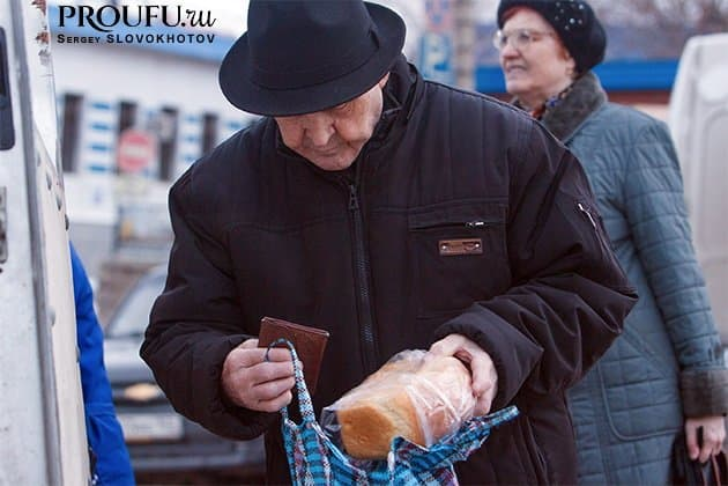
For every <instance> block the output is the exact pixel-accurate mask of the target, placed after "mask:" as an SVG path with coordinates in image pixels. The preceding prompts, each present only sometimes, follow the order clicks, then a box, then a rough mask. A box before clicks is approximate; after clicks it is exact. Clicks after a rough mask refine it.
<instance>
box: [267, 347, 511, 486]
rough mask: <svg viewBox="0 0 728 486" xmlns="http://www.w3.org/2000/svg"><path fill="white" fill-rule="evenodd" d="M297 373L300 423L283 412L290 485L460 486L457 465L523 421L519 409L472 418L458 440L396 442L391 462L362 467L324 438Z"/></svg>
mask: <svg viewBox="0 0 728 486" xmlns="http://www.w3.org/2000/svg"><path fill="white" fill-rule="evenodd" d="M277 344H286V345H287V346H288V348H289V349H290V351H291V357H292V358H293V361H294V363H296V362H297V361H298V356H297V354H296V350H295V349H294V347H293V345H292V344H291V343H290V342H289V341H287V340H285V339H279V340H277V341H276V342H274V343H272V344H271V347H272V346H276V345H277ZM294 368H295V373H296V390H297V393H298V401H299V406H300V411H301V423H300V424H296V423H294V422H293V421H292V420H290V419H289V417H288V409H287V408H284V409H283V410H281V415H283V422H282V427H281V428H282V432H283V441H284V444H285V448H286V453H287V455H288V465H289V467H290V471H291V480H292V481H293V484H295V485H304V486H314V485H315V486H319V485H336V484H355V485H357V486H359V485H371V486H379V485H395V484H396V485H397V486H400V485H407V486H409V485H413V486H414V485H422V484H426V485H456V484H458V480H457V476H456V475H455V470H454V468H453V464H454V463H455V462H458V461H464V460H465V459H467V458H468V456H470V454H471V453H472V452H474V451H475V450H476V449H478V448H479V447H480V446H481V445H482V444H483V442H485V440H486V439H487V438H488V436H489V435H490V431H491V430H492V429H493V428H494V427H497V426H498V425H500V424H502V423H504V422H507V421H509V420H512V419H513V418H515V417H516V416H517V415H518V409H517V408H516V407H508V408H505V409H503V410H500V411H498V412H496V413H493V414H490V415H486V416H484V417H476V418H473V419H471V420H469V421H467V422H466V423H464V424H463V425H462V427H461V428H460V429H459V430H458V431H457V432H456V433H455V434H453V435H450V436H448V437H445V438H444V439H442V440H440V441H439V442H438V443H436V444H434V445H433V446H432V447H430V448H429V449H425V448H423V447H420V446H418V445H417V444H413V443H411V442H409V441H407V440H405V439H403V438H401V437H397V438H396V439H395V440H393V441H392V446H391V450H390V452H389V455H388V457H387V460H386V461H384V460H382V461H357V460H356V459H353V458H351V457H349V456H347V455H346V454H344V453H343V452H342V451H341V450H340V449H339V448H338V447H336V445H334V443H333V442H332V441H331V440H330V439H329V437H328V436H327V435H326V434H325V433H324V432H323V430H322V429H321V427H320V426H319V424H318V422H317V421H316V417H315V416H314V411H313V405H312V403H311V396H310V395H309V393H308V389H307V388H306V383H305V382H304V380H303V372H302V371H301V369H300V368H299V367H298V366H294Z"/></svg>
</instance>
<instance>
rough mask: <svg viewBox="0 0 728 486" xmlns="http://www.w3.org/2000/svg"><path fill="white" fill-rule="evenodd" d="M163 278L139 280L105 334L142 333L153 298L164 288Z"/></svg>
mask: <svg viewBox="0 0 728 486" xmlns="http://www.w3.org/2000/svg"><path fill="white" fill-rule="evenodd" d="M164 280H165V277H164V275H155V276H153V277H152V278H144V279H142V280H140V281H139V283H138V284H137V285H136V286H135V287H133V288H132V290H131V292H130V293H129V295H128V296H127V298H126V299H124V301H123V302H122V304H121V306H120V307H119V309H118V310H117V311H116V313H115V314H114V317H113V318H112V319H111V322H110V323H109V327H108V328H107V330H106V335H107V336H109V337H116V338H121V337H134V336H141V335H142V334H144V330H145V329H146V328H147V325H148V324H149V311H150V310H151V309H152V305H153V304H154V299H156V298H157V296H158V295H159V294H160V293H162V290H163V289H164Z"/></svg>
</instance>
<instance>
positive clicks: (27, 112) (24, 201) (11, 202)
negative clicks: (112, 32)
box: [0, 0, 89, 486]
mask: <svg viewBox="0 0 728 486" xmlns="http://www.w3.org/2000/svg"><path fill="white" fill-rule="evenodd" d="M44 4H45V2H39V1H37V0H36V1H33V0H0V334H1V335H2V339H0V383H1V384H2V388H1V390H2V398H1V399H0V484H1V485H6V484H7V485H16V484H17V485H45V484H47V485H68V486H71V485H73V486H83V485H85V484H89V460H88V452H87V450H88V446H87V443H86V430H85V425H84V413H83V402H82V394H81V384H80V370H79V366H78V358H77V356H78V355H77V347H76V319H75V314H74V305H73V303H74V302H73V288H72V283H71V267H70V256H69V249H68V230H67V219H66V204H65V195H64V192H63V183H62V179H61V168H60V164H59V159H58V153H57V152H58V137H57V127H56V120H57V119H56V111H55V99H54V96H53V71H52V68H51V59H50V46H49V43H48V41H49V40H50V37H49V35H48V31H47V19H46V13H45V11H44V10H41V9H40V8H39V6H38V5H44Z"/></svg>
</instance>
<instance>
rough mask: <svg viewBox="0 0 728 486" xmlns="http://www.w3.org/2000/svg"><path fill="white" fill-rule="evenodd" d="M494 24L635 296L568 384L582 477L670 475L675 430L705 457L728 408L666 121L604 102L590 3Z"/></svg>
mask: <svg viewBox="0 0 728 486" xmlns="http://www.w3.org/2000/svg"><path fill="white" fill-rule="evenodd" d="M498 27H499V29H500V30H499V31H498V32H497V33H496V36H495V38H494V43H495V45H496V47H497V48H498V49H499V51H500V64H501V67H502V69H503V72H504V74H505V80H506V87H507V90H508V92H509V93H510V94H511V95H513V96H515V100H514V103H515V105H516V106H518V107H520V108H521V109H523V110H526V111H527V112H529V113H530V114H531V115H532V116H533V117H535V118H537V119H539V120H541V122H542V123H544V124H545V125H546V127H547V128H549V129H550V130H551V132H552V133H553V134H554V135H555V136H556V137H557V138H559V139H560V140H561V141H562V142H563V143H565V144H566V145H567V146H568V147H569V148H570V149H571V150H572V151H573V152H574V153H575V154H576V156H577V157H578V158H579V160H580V161H581V163H582V164H583V166H584V169H585V171H586V173H587V175H588V177H589V180H590V183H591V185H592V187H593V189H594V193H595V195H596V197H597V204H598V206H599V208H598V209H599V212H597V211H594V210H592V208H589V207H587V206H586V205H582V204H580V203H578V202H577V206H578V207H579V209H580V210H581V211H582V212H583V214H584V217H585V218H588V219H589V220H590V221H591V222H592V224H593V225H594V227H595V230H597V231H603V229H602V228H605V229H606V231H607V233H608V236H609V237H610V240H611V243H612V246H613V248H614V250H615V253H616V255H617V257H618V258H619V260H620V263H621V264H622V266H623V268H624V270H625V271H626V273H627V276H628V277H629V279H630V280H631V281H632V283H633V284H634V285H635V286H636V287H637V289H638V292H639V295H640V301H639V303H638V304H637V306H636V307H635V308H634V309H633V310H632V313H631V314H630V315H629V316H628V318H627V320H626V322H625V327H624V332H623V334H622V336H620V337H619V338H618V339H617V341H615V343H614V345H613V346H612V347H611V348H610V349H609V351H607V353H606V354H605V355H604V357H603V358H602V359H601V360H600V361H599V362H598V363H597V365H596V366H595V367H594V368H593V369H592V370H590V372H589V373H588V374H587V375H586V376H585V377H584V379H583V380H582V381H581V382H580V383H578V384H577V385H576V386H575V387H574V388H573V389H572V390H571V392H570V396H569V402H570V409H571V412H572V415H573V421H574V431H575V435H576V439H577V447H578V452H579V481H580V483H581V484H630V485H634V484H641V485H643V484H667V483H668V482H669V481H670V478H669V471H670V456H671V450H672V445H673V443H674V441H675V438H676V437H677V435H678V433H679V432H680V431H681V430H684V431H685V434H686V442H687V447H688V453H689V454H690V456H691V458H693V459H699V460H700V461H701V462H705V461H706V460H707V459H708V458H709V457H710V455H711V454H717V453H718V451H719V450H720V449H721V447H722V443H723V440H724V438H725V425H724V418H723V416H724V414H725V413H726V411H727V408H728V370H726V369H725V365H724V361H723V353H722V349H721V345H720V341H719V338H718V334H717V332H716V328H715V325H714V322H713V318H712V315H711V311H710V304H709V302H708V297H707V293H706V289H705V285H704V281H703V277H702V274H701V270H700V268H699V266H698V264H697V260H696V257H695V253H694V251H693V246H692V243H691V236H690V227H689V224H688V220H687V214H686V209H685V204H684V198H683V188H682V179H681V175H680V170H679V166H678V161H677V157H676V154H675V151H674V149H673V146H672V142H671V140H670V138H669V135H668V132H667V129H666V127H665V126H664V124H662V123H661V122H658V121H657V120H655V119H653V118H650V117H649V116H647V115H644V114H642V113H639V112H637V111H635V110H632V109H630V108H627V107H622V106H617V105H614V104H612V103H609V102H608V101H607V96H606V94H605V92H604V90H603V89H602V87H601V85H600V83H599V79H598V78H597V76H596V75H595V74H594V73H593V72H592V71H591V69H592V68H593V67H594V66H595V65H597V64H599V63H600V62H601V61H602V59H603V58H604V52H605V48H606V35H605V32H604V29H603V28H602V26H601V25H600V23H599V21H598V19H597V18H596V17H595V15H594V12H593V11H592V9H591V7H590V6H589V5H588V4H587V3H586V2H584V1H582V0H570V1H567V0H560V1H557V0H502V1H501V3H500V5H499V7H498ZM599 213H601V215H602V216H603V226H602V224H601V223H602V222H601V221H600V216H599ZM698 428H702V436H703V440H702V445H699V444H698ZM544 453H545V454H546V455H548V454H558V451H544Z"/></svg>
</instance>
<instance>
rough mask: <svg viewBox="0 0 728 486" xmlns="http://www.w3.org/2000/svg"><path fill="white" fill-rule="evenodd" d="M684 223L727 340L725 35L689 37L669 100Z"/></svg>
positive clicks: (727, 341) (727, 50)
mask: <svg viewBox="0 0 728 486" xmlns="http://www.w3.org/2000/svg"><path fill="white" fill-rule="evenodd" d="M670 129H671V131H672V135H673V139H674V141H675V145H676V148H677V151H678V155H679V157H680V161H681V165H682V172H683V178H684V181H685V196H686V199H687V204H688V210H689V212H690V223H691V225H692V229H693V238H694V242H695V247H696V250H697V253H698V261H699V262H700V265H701V266H702V268H703V272H704V275H705V279H706V282H707V285H708V292H709V293H710V297H711V304H712V306H713V309H714V313H715V319H716V322H717V325H718V328H719V331H720V335H721V340H722V341H723V343H724V344H728V182H727V181H728V34H714V35H707V36H698V37H693V38H691V39H690V41H689V42H688V43H687V45H686V46H685V50H684V51H683V54H682V57H681V59H680V64H679V67H678V74H677V79H676V81H675V86H674V88H673V91H672V97H671V99H670Z"/></svg>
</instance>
